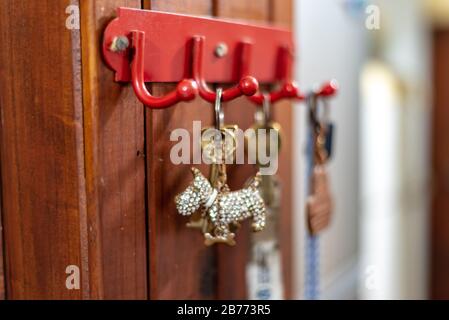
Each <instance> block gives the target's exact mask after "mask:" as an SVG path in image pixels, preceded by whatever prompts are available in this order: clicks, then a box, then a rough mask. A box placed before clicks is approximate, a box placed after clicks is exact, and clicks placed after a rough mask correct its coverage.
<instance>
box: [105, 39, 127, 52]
mask: <svg viewBox="0 0 449 320" xmlns="http://www.w3.org/2000/svg"><path fill="white" fill-rule="evenodd" d="M128 47H129V40H128V37H125V36H118V37H115V38H114V39H112V43H111V46H110V47H109V49H110V50H111V51H112V52H122V51H125V50H126V49H128Z"/></svg>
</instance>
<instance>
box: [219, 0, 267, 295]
mask: <svg viewBox="0 0 449 320" xmlns="http://www.w3.org/2000/svg"><path fill="white" fill-rule="evenodd" d="M269 8H270V1H269V0H251V1H239V0H218V1H215V8H214V12H215V15H216V16H217V18H235V19H245V20H254V21H263V22H267V21H268V20H269V17H270V14H269ZM223 110H224V113H225V121H226V123H231V124H237V125H238V126H239V127H240V128H241V129H242V130H246V129H247V128H249V127H250V126H251V125H252V124H253V122H254V113H255V111H256V106H255V105H254V104H252V103H251V102H249V101H248V99H247V98H245V97H242V98H239V99H236V100H235V101H231V102H229V103H227V104H225V106H224V109H223ZM237 111H238V112H237ZM256 171H257V169H256V167H255V166H254V165H249V164H245V165H231V166H228V181H229V185H230V187H231V189H233V190H235V189H240V188H242V186H243V185H244V184H245V182H246V181H247V180H248V179H249V178H250V177H252V176H254V174H255V173H256ZM250 232H251V231H250V228H249V224H248V223H244V224H243V225H242V227H241V228H240V230H238V232H237V235H236V242H237V245H236V246H235V247H226V246H219V247H218V257H217V258H218V298H219V299H246V298H247V297H248V295H247V287H246V283H247V281H246V266H247V263H248V261H249V254H250Z"/></svg>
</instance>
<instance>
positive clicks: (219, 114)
mask: <svg viewBox="0 0 449 320" xmlns="http://www.w3.org/2000/svg"><path fill="white" fill-rule="evenodd" d="M222 96H223V89H222V88H218V89H217V98H216V99H215V129H217V130H221V129H222V128H223V120H224V114H223V109H222V108H221V98H222Z"/></svg>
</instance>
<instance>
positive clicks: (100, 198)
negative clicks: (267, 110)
mask: <svg viewBox="0 0 449 320" xmlns="http://www.w3.org/2000/svg"><path fill="white" fill-rule="evenodd" d="M120 6H126V7H133V8H141V1H140V0H113V1H111V0H83V1H82V2H81V17H82V25H81V30H82V53H83V97H84V130H85V133H84V135H85V157H86V189H87V212H88V217H89V226H90V227H91V228H92V229H94V230H98V232H100V237H99V240H100V241H101V246H99V245H97V244H95V245H96V246H98V247H99V248H101V251H100V250H99V251H98V254H96V255H95V256H92V257H91V260H92V261H93V262H95V263H96V264H98V266H97V269H98V273H99V274H101V275H102V277H101V283H102V284H101V288H99V290H98V291H99V297H103V298H105V299H146V298H147V283H148V279H147V255H146V208H145V197H146V185H145V142H144V140H145V131H144V122H145V120H144V106H143V105H142V104H141V103H139V102H138V101H137V99H136V97H135V94H134V91H133V90H132V88H131V86H130V85H129V84H128V85H120V84H117V83H115V82H114V80H113V79H114V73H113V72H112V71H111V70H109V69H108V68H107V67H106V66H105V64H104V63H103V61H102V57H101V50H100V43H101V42H100V41H99V39H101V36H102V32H103V29H104V28H105V27H106V25H107V23H108V22H109V21H110V20H111V19H113V18H114V17H115V16H116V8H117V7H120ZM92 245H94V244H93V243H92ZM93 283H97V281H93Z"/></svg>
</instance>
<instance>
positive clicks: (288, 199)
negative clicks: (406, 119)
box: [270, 0, 298, 299]
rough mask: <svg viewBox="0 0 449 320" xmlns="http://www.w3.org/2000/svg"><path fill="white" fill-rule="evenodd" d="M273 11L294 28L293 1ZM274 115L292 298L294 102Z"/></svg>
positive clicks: (279, 2) (280, 1)
mask: <svg viewBox="0 0 449 320" xmlns="http://www.w3.org/2000/svg"><path fill="white" fill-rule="evenodd" d="M270 12H271V16H270V19H271V21H272V22H273V23H275V24H276V25H282V26H284V27H287V28H293V12H294V10H293V1H291V0H271V10H270ZM297 56H298V55H297ZM273 117H274V119H275V120H276V121H277V122H279V123H280V124H281V127H282V150H281V152H280V156H279V171H278V174H279V177H280V181H281V187H282V204H281V219H280V222H279V223H280V225H279V228H280V232H279V235H280V239H279V241H280V248H281V255H282V273H283V280H284V291H285V298H286V299H292V298H293V297H294V292H293V284H294V283H296V282H295V280H294V274H293V230H294V226H293V211H292V208H293V202H292V197H293V193H292V191H293V181H292V176H293V143H294V141H293V140H292V138H293V119H294V114H293V104H292V103H291V102H290V101H288V100H283V101H280V102H279V103H277V104H276V105H275V106H274V108H273ZM296 250H298V248H296Z"/></svg>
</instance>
